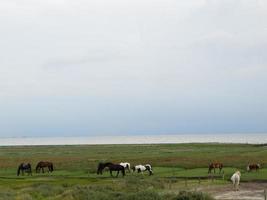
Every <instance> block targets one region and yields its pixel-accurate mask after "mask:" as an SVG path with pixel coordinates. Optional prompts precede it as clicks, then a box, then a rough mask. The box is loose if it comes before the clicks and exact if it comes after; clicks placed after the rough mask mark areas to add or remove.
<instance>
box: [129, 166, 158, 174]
mask: <svg viewBox="0 0 267 200" xmlns="http://www.w3.org/2000/svg"><path fill="white" fill-rule="evenodd" d="M132 170H133V172H135V171H137V172H138V173H140V172H141V174H143V172H144V171H148V172H149V176H151V175H152V174H153V171H152V167H151V165H150V164H146V165H136V166H134V167H133V168H132Z"/></svg>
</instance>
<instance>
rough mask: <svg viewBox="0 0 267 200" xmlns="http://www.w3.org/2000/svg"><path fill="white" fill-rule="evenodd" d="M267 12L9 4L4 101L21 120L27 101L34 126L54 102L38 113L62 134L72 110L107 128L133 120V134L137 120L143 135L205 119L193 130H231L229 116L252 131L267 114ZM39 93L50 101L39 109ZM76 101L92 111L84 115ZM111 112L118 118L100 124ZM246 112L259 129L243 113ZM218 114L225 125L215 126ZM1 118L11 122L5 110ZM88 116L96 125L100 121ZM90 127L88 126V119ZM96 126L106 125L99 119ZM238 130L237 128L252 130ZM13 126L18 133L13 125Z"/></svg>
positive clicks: (3, 16) (191, 3) (172, 4)
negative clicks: (147, 132) (95, 117)
mask: <svg viewBox="0 0 267 200" xmlns="http://www.w3.org/2000/svg"><path fill="white" fill-rule="evenodd" d="M266 10H267V4H266V3H264V1H262V0H255V1H251V0H231V1H230V0H229V1H228V0H226V1H219V0H198V1H195V0H188V1H175V0H167V1H163V0H156V1H154V0H153V1H152V0H145V1H144V0H142V1H141V0H137V1H122V0H114V1H107V0H98V1H85V0H77V1H70V0H53V1H52V0H48V1H43V0H35V1H33V0H31V1H29V0H27V1H26V0H25V1H22V0H20V1H18V0H8V1H7V0H4V1H1V2H0V22H1V24H2V26H1V27H0V44H1V45H0V54H1V55H2V58H1V60H0V97H1V100H0V107H2V108H4V107H5V105H6V102H12V103H10V104H9V107H8V108H9V109H8V110H7V112H8V111H9V112H11V111H12V112H11V113H13V115H12V116H11V117H10V118H9V120H12V119H14V123H16V122H17V123H18V121H19V118H17V117H14V116H16V114H18V113H19V112H20V109H22V108H23V105H22V104H20V102H24V103H25V104H26V107H27V109H26V110H23V111H24V112H29V119H28V120H29V121H28V123H29V122H30V120H31V119H34V114H36V110H37V111H38V110H39V109H40V108H39V107H38V106H40V107H45V108H47V110H49V112H48V111H47V112H46V111H45V109H44V110H39V111H40V112H43V113H44V115H38V117H37V119H39V120H40V121H42V120H44V121H46V120H47V121H48V122H47V126H49V123H51V124H54V125H53V127H54V128H55V129H57V130H59V131H60V132H64V131H66V129H65V128H64V125H62V124H64V122H66V121H71V120H72V119H73V118H72V117H71V116H72V114H73V115H81V116H87V115H86V113H87V112H91V110H93V111H92V113H93V114H92V116H94V115H97V116H98V120H99V121H101V122H102V123H103V124H105V123H108V124H110V126H111V127H112V124H113V123H114V127H113V129H112V132H116V129H119V128H122V126H120V125H119V124H120V123H119V122H120V119H119V118H120V117H122V118H125V119H127V120H126V121H124V123H125V124H127V125H125V126H123V128H122V129H123V130H124V131H126V132H127V131H128V132H133V131H130V130H133V127H134V125H133V123H131V121H135V122H136V123H139V124H141V125H140V127H139V129H138V130H140V131H141V130H146V131H149V130H150V128H151V127H152V126H153V125H155V124H156V125H157V126H156V127H157V129H158V130H161V131H163V130H164V129H166V130H169V131H171V132H186V131H187V130H189V128H188V126H187V125H188V122H190V121H195V120H198V119H199V120H200V122H199V123H196V124H199V126H195V129H194V127H192V129H190V130H193V129H194V130H195V132H197V131H198V130H199V131H203V132H204V131H205V130H212V127H213V128H214V127H215V128H214V130H216V131H217V130H221V132H223V130H226V128H224V126H222V122H221V121H225V123H226V124H227V122H229V124H230V120H235V121H236V122H237V124H239V126H241V125H243V126H244V127H247V130H253V129H254V128H255V124H257V123H256V121H257V120H259V121H261V119H262V118H263V117H264V116H266V114H267V112H266V109H264V108H265V107H266V101H265V100H266V95H265V93H264V92H263V91H262V88H263V85H266V84H267V82H266V80H265V78H264V77H265V76H266V74H267V72H266V66H267V59H266V58H267V56H266V52H267V49H266V44H267V28H266V22H265V19H266V17H267V16H266V15H267V14H266V13H267V12H266ZM54 98H56V99H54ZM36 99H37V100H36ZM40 99H44V102H43V103H40V104H38V103H37V105H35V106H31V105H33V104H34V103H35V101H39V100H40ZM69 99H72V100H71V102H72V103H69V104H68V103H66V102H69ZM73 99H74V100H73ZM85 99H86V100H85ZM46 101H47V103H46ZM27 102H30V103H27ZM62 102H63V104H64V106H63V108H62V110H63V111H62V112H66V113H68V114H66V115H68V117H66V118H67V119H61V117H62V116H61V115H60V114H59V113H60V112H58V113H57V114H56V116H57V117H54V118H53V117H52V116H53V114H51V113H53V112H52V111H51V110H53V109H54V108H56V107H57V106H60V105H61V103H62ZM64 102H65V103H64ZM75 102H79V103H78V104H80V105H81V107H82V108H83V109H78V110H79V112H76V111H75V107H76V106H75ZM98 102H101V103H98ZM105 102H110V104H107V105H106V104H105ZM12 105H13V106H12ZM103 105H105V106H103ZM102 106H103V107H102ZM12 107H14V108H15V109H13V110H12ZM94 107H96V108H94ZM52 108H53V109H52ZM68 108H72V109H70V110H69V109H68ZM50 109H51V110H50ZM104 109H106V110H109V111H107V112H109V114H107V115H108V117H104V119H103V120H101V114H103V115H104V113H105V111H104ZM246 109H248V110H249V112H250V113H252V114H251V115H252V116H253V117H254V119H251V120H252V121H253V120H254V121H253V122H255V123H254V125H253V126H252V125H251V126H249V123H248V121H249V120H248V119H246V120H245V119H244V118H242V115H245V110H246ZM10 110H11V111H10ZM129 110H131V112H130V114H129V113H128V111H129ZM225 110H227V113H226V112H225ZM98 111H100V113H101V114H97V112H98ZM118 112H120V113H121V114H120V115H119V114H118ZM113 115H114V116H117V118H116V121H112V116H113ZM118 115H119V116H118ZM140 115H143V116H144V117H143V118H142V117H140ZM168 115H169V117H168ZM213 115H216V116H218V118H217V121H216V120H215V121H214V124H216V125H214V126H212V127H210V129H208V128H206V127H207V124H209V123H208V122H209V121H213V119H215V118H214V117H213ZM125 116H127V117H125ZM183 116H186V117H185V118H183ZM194 116H198V117H194ZM201 116H204V117H203V120H202V121H201V119H202V117H201ZM238 117H240V120H239V119H238ZM49 118H53V121H54V122H53V123H52V121H50V120H49ZM141 118H142V119H141ZM0 119H2V120H3V122H6V123H7V124H8V121H7V120H5V117H4V114H2V115H0ZM139 119H140V120H139ZM149 119H152V120H149ZM167 119H168V120H169V121H170V123H169V124H168V120H167ZM142 120H143V121H142ZM146 120H148V124H150V125H149V126H146V123H145V122H144V121H146ZM177 120H178V121H181V123H180V125H181V127H183V128H180V126H178V125H175V123H176V121H177ZM40 121H38V120H37V121H36V123H37V124H38V123H39V124H42V123H41V122H40ZM88 121H89V122H88V123H89V124H90V125H92V124H95V123H94V122H95V121H94V120H93V117H89V116H88ZM57 122H58V123H59V124H61V125H60V126H56V125H55V124H56V123H57ZM160 122H161V123H160ZM29 124H30V123H29ZM201 124H202V126H201ZM168 125H169V126H170V129H168V128H167V127H168ZM77 126H78V122H77V124H73V127H72V128H73V129H72V130H74V129H75V127H77ZM81 126H82V127H83V128H82V129H84V130H89V129H88V127H87V125H86V123H85V122H84V123H82V125H81ZM92 126H93V125H92ZM216 126H217V127H216ZM44 127H45V125H44ZM93 127H94V128H92V129H93V130H94V131H96V132H101V130H102V129H101V125H99V124H97V125H95V126H93ZM231 127H232V129H233V132H234V131H235V130H241V129H242V130H244V129H245V128H240V127H237V126H234V125H233V124H231ZM35 128H36V127H35ZM24 129H25V130H26V129H27V127H24ZM52 129H53V128H51V127H50V129H49V131H51V130H52ZM69 129H71V127H69ZM260 129H261V130H266V125H261V126H260V128H257V130H260ZM6 130H9V131H11V132H12V128H11V127H10V126H6ZM27 130H28V129H27ZM31 130H32V132H34V129H31ZM134 130H136V131H137V129H134ZM153 130H154V129H153ZM227 130H228V129H227ZM47 131H48V129H47ZM105 131H106V132H107V133H108V130H105ZM14 132H16V133H17V134H20V133H21V132H22V131H19V130H17V129H16V130H14ZM137 132H138V131H137Z"/></svg>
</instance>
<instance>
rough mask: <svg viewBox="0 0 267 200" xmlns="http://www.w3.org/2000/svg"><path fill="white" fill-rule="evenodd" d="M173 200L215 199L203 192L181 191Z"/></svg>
mask: <svg viewBox="0 0 267 200" xmlns="http://www.w3.org/2000/svg"><path fill="white" fill-rule="evenodd" d="M173 200H213V198H212V197H210V196H209V195H207V194H204V193H202V192H187V191H181V192H179V194H178V195H177V196H176V197H175V198H174V199H173Z"/></svg>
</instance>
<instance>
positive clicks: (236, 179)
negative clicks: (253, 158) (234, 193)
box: [231, 171, 241, 190]
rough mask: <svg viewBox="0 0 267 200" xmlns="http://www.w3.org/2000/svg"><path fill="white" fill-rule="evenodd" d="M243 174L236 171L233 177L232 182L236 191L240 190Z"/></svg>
mask: <svg viewBox="0 0 267 200" xmlns="http://www.w3.org/2000/svg"><path fill="white" fill-rule="evenodd" d="M240 177H241V173H240V171H236V172H235V173H234V174H233V176H232V177H231V181H232V182H233V186H234V190H239V183H240Z"/></svg>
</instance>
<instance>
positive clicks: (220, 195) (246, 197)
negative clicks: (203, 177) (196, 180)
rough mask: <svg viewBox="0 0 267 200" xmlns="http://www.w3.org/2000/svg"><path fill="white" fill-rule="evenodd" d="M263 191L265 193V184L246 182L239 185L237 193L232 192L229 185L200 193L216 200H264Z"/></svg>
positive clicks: (266, 188)
mask: <svg viewBox="0 0 267 200" xmlns="http://www.w3.org/2000/svg"><path fill="white" fill-rule="evenodd" d="M264 190H266V193H267V183H260V182H248V183H241V185H240V186H239V191H234V190H233V187H232V185H231V184H230V183H229V185H226V186H224V185H221V186H218V185H217V186H214V187H209V188H205V189H203V190H202V191H205V192H208V193H209V194H211V196H213V197H214V198H215V199H217V200H265V197H264V196H265V195H266V194H265V192H264ZM266 199H267V196H266Z"/></svg>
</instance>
